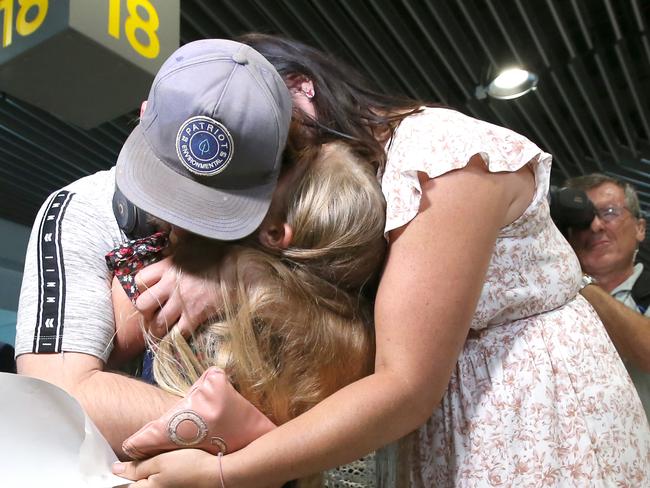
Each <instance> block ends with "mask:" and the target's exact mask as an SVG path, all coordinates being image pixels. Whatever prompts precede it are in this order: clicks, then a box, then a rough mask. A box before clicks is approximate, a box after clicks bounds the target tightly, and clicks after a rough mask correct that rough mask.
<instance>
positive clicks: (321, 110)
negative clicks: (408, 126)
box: [237, 33, 424, 168]
mask: <svg viewBox="0 0 650 488" xmlns="http://www.w3.org/2000/svg"><path fill="white" fill-rule="evenodd" d="M237 40H238V41H239V42H242V43H244V44H248V45H249V46H251V47H252V48H253V49H255V50H257V51H258V52H259V53H261V54H262V55H263V56H264V57H265V58H266V59H268V60H269V61H270V62H271V64H273V66H275V69H277V70H278V72H279V73H280V75H281V76H282V77H283V78H284V79H285V80H287V79H288V78H290V77H291V76H304V77H306V78H309V79H310V80H311V81H312V82H313V84H314V89H315V92H316V95H315V97H314V99H313V103H314V107H315V109H316V120H314V119H312V118H309V117H302V122H303V123H304V124H305V125H307V126H310V127H312V128H315V129H317V130H315V131H311V132H312V135H313V136H314V137H315V138H316V139H317V140H316V141H313V140H312V141H311V142H315V143H325V142H329V141H331V140H333V139H347V142H348V143H350V144H352V145H353V146H354V147H355V150H356V151H357V152H358V153H359V154H360V155H362V156H363V157H364V158H365V159H367V160H369V161H371V162H372V163H373V164H374V165H375V166H376V167H378V168H383V166H384V164H385V160H386V154H385V152H384V148H383V146H382V144H381V143H380V142H379V141H378V139H379V140H382V139H383V140H386V139H388V138H389V137H390V136H392V133H393V131H394V130H395V128H396V127H397V125H398V124H399V122H400V121H401V120H402V119H403V118H405V117H407V116H408V115H411V114H413V113H415V112H417V111H419V110H420V107H422V105H424V103H423V102H420V101H417V100H413V99H409V98H405V97H396V96H390V95H386V94H383V93H380V92H378V91H377V90H375V89H374V88H372V87H371V86H370V84H369V83H368V81H367V80H366V79H365V78H364V77H363V76H361V75H360V74H359V73H358V72H357V70H355V69H354V68H352V67H351V66H349V65H347V64H345V63H343V62H342V61H340V60H338V59H336V58H334V57H332V56H330V55H328V54H326V53H324V52H321V51H319V50H317V49H315V48H313V47H311V46H308V45H306V44H303V43H301V42H299V41H295V40H292V39H286V38H282V37H278V36H273V35H268V34H258V33H251V34H245V35H243V36H241V37H240V38H239V39H237Z"/></svg>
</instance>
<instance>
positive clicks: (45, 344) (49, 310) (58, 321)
mask: <svg viewBox="0 0 650 488" xmlns="http://www.w3.org/2000/svg"><path fill="white" fill-rule="evenodd" d="M73 196H74V193H70V192H69V191H67V190H61V191H60V192H58V193H57V194H56V195H54V196H53V197H52V198H51V199H50V202H49V203H48V205H47V209H46V210H45V212H44V213H43V218H42V220H41V223H40V227H39V231H38V242H37V252H38V256H37V264H38V309H37V312H36V329H35V331H34V346H33V349H32V351H33V352H35V353H48V352H60V351H61V344H62V341H63V315H64V311H65V268H64V263H63V250H62V248H61V222H62V221H63V216H64V214H65V210H66V208H67V206H68V204H69V203H70V200H71V199H72V197H73Z"/></svg>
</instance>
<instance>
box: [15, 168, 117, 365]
mask: <svg viewBox="0 0 650 488" xmlns="http://www.w3.org/2000/svg"><path fill="white" fill-rule="evenodd" d="M114 190H115V168H112V169H111V170H108V171H100V172H98V173H95V174H93V175H90V176H86V177H84V178H81V179H79V180H77V181H75V182H74V183H71V184H70V185H68V186H66V187H64V188H62V189H61V190H58V191H56V192H54V193H53V194H52V195H50V196H49V197H48V199H47V200H46V201H45V203H44V204H43V206H42V207H41V209H40V210H39V212H38V215H37V217H36V220H35V222H34V226H33V228H32V233H31V236H30V240H29V245H28V247H27V255H26V258H25V271H24V274H23V283H22V288H21V292H20V302H19V305H18V320H17V324H16V355H17V356H18V355H20V354H25V353H58V352H64V351H65V352H81V353H86V354H91V355H93V356H96V357H98V358H100V359H102V360H103V361H106V359H107V358H108V356H109V354H110V352H111V349H112V338H113V334H114V330H115V325H114V319H113V305H112V301H111V279H112V274H111V272H109V270H108V267H107V266H106V260H105V258H104V256H105V255H106V253H107V252H108V251H110V250H111V249H113V248H114V247H116V246H117V245H119V244H120V243H121V242H122V241H123V234H122V233H121V231H120V229H119V226H118V224H117V221H116V220H115V216H114V215H113V208H112V199H113V193H114Z"/></svg>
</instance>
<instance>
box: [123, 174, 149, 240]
mask: <svg viewBox="0 0 650 488" xmlns="http://www.w3.org/2000/svg"><path fill="white" fill-rule="evenodd" d="M113 214H115V220H117V225H119V227H120V229H122V232H124V234H126V237H128V238H129V239H130V240H133V239H140V238H142V237H147V236H150V235H151V234H153V233H154V232H156V226H155V225H154V223H153V222H152V218H151V217H150V215H149V214H148V213H147V212H145V211H144V210H142V209H140V208H138V207H136V206H135V205H133V203H131V202H130V201H129V200H128V199H127V198H126V197H125V196H124V194H123V193H122V192H121V191H120V189H119V188H118V187H117V186H116V187H115V193H113Z"/></svg>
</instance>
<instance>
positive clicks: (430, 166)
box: [380, 107, 551, 234]
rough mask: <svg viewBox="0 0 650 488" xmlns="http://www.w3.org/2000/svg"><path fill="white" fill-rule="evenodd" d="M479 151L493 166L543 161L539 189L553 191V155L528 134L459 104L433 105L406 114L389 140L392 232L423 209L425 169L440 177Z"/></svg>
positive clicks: (386, 177)
mask: <svg viewBox="0 0 650 488" xmlns="http://www.w3.org/2000/svg"><path fill="white" fill-rule="evenodd" d="M476 154H479V155H481V156H482V158H483V160H484V161H485V164H486V165H487V168H488V170H489V171H491V172H498V171H517V170H518V169H520V168H521V167H522V166H524V165H525V164H527V163H529V162H531V161H533V162H534V163H535V164H536V166H539V165H541V167H536V168H533V169H534V173H535V175H536V186H537V188H536V194H537V195H542V194H546V192H547V191H548V180H549V175H550V166H551V156H550V155H549V154H547V153H545V152H543V151H542V150H541V149H540V148H539V147H537V146H536V145H535V144H533V143H532V142H531V141H529V140H528V139H527V138H526V137H524V136H522V135H521V134H517V133H516V132H513V131H511V130H509V129H506V128H504V127H499V126H497V125H493V124H490V123H488V122H484V121H482V120H478V119H474V118H472V117H468V116H466V115H464V114H462V113H460V112H457V111H455V110H451V109H446V108H432V107H427V108H424V109H423V110H422V111H421V112H419V113H417V114H414V115H411V116H409V117H407V118H406V119H404V120H403V121H402V122H401V124H400V125H399V127H398V128H397V130H396V131H395V134H394V135H393V138H392V139H391V140H390V141H389V142H388V144H387V155H388V158H387V162H386V168H385V169H384V172H383V174H381V175H380V177H381V184H382V191H383V193H384V197H385V198H386V205H387V209H386V229H385V232H386V234H388V232H390V231H391V230H393V229H397V228H399V227H401V226H403V225H404V224H406V223H408V222H410V221H411V220H412V219H413V218H414V217H415V216H416V215H417V213H418V210H419V208H420V198H421V195H422V189H421V187H420V182H419V180H418V173H419V172H420V173H426V174H427V175H428V176H429V178H435V177H437V176H440V175H442V174H445V173H447V172H449V171H452V170H455V169H460V168H463V167H465V166H466V165H467V164H468V162H469V160H470V159H471V158H472V156H474V155H476ZM540 170H541V171H540ZM542 175H544V176H545V177H543V178H542V179H541V180H540V178H539V177H540V176H542Z"/></svg>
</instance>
